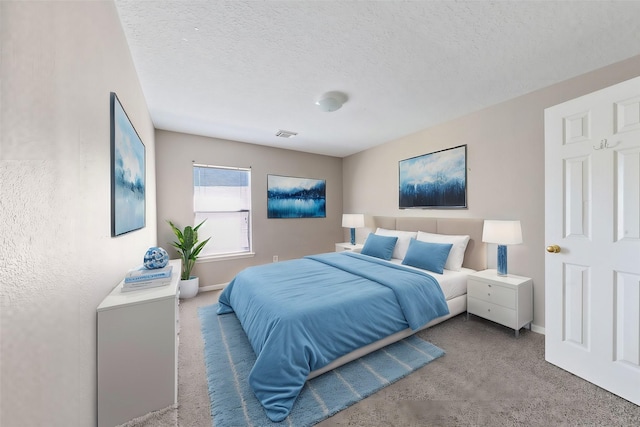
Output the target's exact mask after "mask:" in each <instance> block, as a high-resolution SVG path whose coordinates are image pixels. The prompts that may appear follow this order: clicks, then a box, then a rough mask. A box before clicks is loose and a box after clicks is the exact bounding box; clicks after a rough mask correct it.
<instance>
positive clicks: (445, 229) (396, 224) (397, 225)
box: [367, 216, 487, 270]
mask: <svg viewBox="0 0 640 427" xmlns="http://www.w3.org/2000/svg"><path fill="white" fill-rule="evenodd" d="M483 225H484V220H482V219H476V218H425V217H422V218H421V217H392V216H374V217H373V224H371V228H372V230H373V232H375V231H376V229H377V228H378V227H380V228H386V229H388V230H402V231H424V232H427V233H438V234H462V235H468V236H470V239H469V244H468V245H467V250H466V251H465V253H464V262H463V263H462V266H463V267H467V268H471V269H473V270H484V269H486V268H487V245H486V244H485V243H483V242H482V226H483ZM367 226H369V224H367Z"/></svg>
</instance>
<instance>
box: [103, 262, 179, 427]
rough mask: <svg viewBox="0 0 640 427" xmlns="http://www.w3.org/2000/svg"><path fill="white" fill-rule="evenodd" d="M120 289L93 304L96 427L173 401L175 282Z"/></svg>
mask: <svg viewBox="0 0 640 427" xmlns="http://www.w3.org/2000/svg"><path fill="white" fill-rule="evenodd" d="M170 263H171V264H172V265H173V273H172V276H171V284H169V285H167V286H162V287H157V288H149V289H143V290H138V291H133V292H122V282H120V284H119V285H118V286H116V287H115V288H114V289H113V291H111V293H110V294H109V295H108V296H107V297H106V298H105V299H104V301H102V303H101V304H100V305H99V306H98V308H97V316H98V426H99V427H107V426H108V427H113V426H115V425H119V424H122V423H125V422H127V421H129V420H131V419H133V418H136V417H139V416H142V415H145V414H147V413H149V412H151V411H156V410H159V409H163V408H166V407H167V406H171V405H174V404H176V403H177V401H178V282H179V279H180V269H181V261H180V260H172V261H170Z"/></svg>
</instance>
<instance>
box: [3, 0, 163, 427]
mask: <svg viewBox="0 0 640 427" xmlns="http://www.w3.org/2000/svg"><path fill="white" fill-rule="evenodd" d="M0 15H1V26H0V28H1V30H0V31H1V37H2V39H1V40H2V65H1V69H0V70H1V75H2V83H1V84H2V86H1V91H2V92H1V101H2V104H1V110H0V111H1V115H0V119H1V123H0V129H1V130H0V137H1V140H0V142H1V145H0V161H1V163H0V208H1V209H0V215H1V216H0V236H1V237H0V239H1V244H0V283H1V297H2V299H1V305H0V310H1V317H0V322H1V324H0V325H1V332H2V335H1V342H0V350H1V354H0V363H1V367H0V368H1V371H0V375H1V379H0V381H1V382H0V387H1V391H0V393H1V401H0V405H1V406H0V425H2V426H3V427H14V426H16V427H17V426H19V427H23V426H64V427H68V426H91V425H95V423H96V312H95V309H96V307H97V306H98V304H99V303H100V301H101V300H102V299H103V298H104V297H105V295H107V294H108V293H109V291H110V290H111V289H112V288H113V287H114V286H115V285H116V284H117V283H118V281H119V280H120V279H121V277H122V276H123V274H124V273H125V271H126V270H127V269H128V268H129V267H131V266H132V265H134V264H139V263H140V262H141V261H142V256H143V254H144V251H145V250H146V249H147V248H148V247H149V246H151V245H153V244H155V241H156V214H155V212H156V210H155V204H156V197H155V162H154V156H155V154H154V130H153V125H152V123H151V120H150V117H149V113H148V110H147V107H146V103H145V100H144V98H143V95H142V91H141V88H140V85H139V82H138V79H137V76H136V73H135V70H134V68H133V63H132V61H131V57H130V53H129V49H128V46H127V44H126V41H125V39H124V35H123V32H122V29H121V25H120V21H119V18H118V15H117V12H116V9H115V6H114V4H113V3H112V2H111V1H97V2H96V1H72V2H6V1H2V2H0ZM110 91H115V92H116V93H117V94H118V96H119V98H120V100H121V102H122V104H123V106H124V108H125V109H126V111H127V112H128V114H129V117H130V118H131V120H132V122H133V123H134V126H135V127H136V128H137V130H138V133H139V134H140V136H141V138H142V140H143V141H144V143H145V145H146V150H147V151H146V153H147V176H146V182H147V226H146V228H144V229H142V230H140V231H136V232H133V233H131V234H128V235H124V236H121V237H118V238H111V235H110V181H109V179H110V178H109V177H110V172H109V170H110V169H109V163H110V154H109V92H110Z"/></svg>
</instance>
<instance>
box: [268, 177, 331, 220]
mask: <svg viewBox="0 0 640 427" xmlns="http://www.w3.org/2000/svg"><path fill="white" fill-rule="evenodd" d="M326 216H327V210H326V182H325V180H323V179H308V178H294V177H288V176H279V175H268V176H267V217H268V218H325V217H326Z"/></svg>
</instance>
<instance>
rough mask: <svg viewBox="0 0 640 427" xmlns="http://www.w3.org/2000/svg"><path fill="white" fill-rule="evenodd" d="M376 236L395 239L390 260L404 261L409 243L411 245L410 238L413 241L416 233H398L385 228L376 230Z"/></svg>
mask: <svg viewBox="0 0 640 427" xmlns="http://www.w3.org/2000/svg"><path fill="white" fill-rule="evenodd" d="M376 234H377V235H378V236H392V237H397V238H398V241H397V242H396V247H395V248H394V249H393V255H391V258H397V259H404V257H405V255H406V254H407V250H408V249H409V243H411V238H412V237H413V238H414V239H415V238H416V237H417V235H418V232H417V231H399V230H387V229H385V228H378V229H377V230H376Z"/></svg>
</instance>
